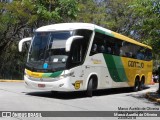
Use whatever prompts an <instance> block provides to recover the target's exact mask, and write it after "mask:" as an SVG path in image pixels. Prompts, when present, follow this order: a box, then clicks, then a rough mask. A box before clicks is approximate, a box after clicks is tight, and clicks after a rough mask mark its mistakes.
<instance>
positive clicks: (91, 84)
mask: <svg viewBox="0 0 160 120" xmlns="http://www.w3.org/2000/svg"><path fill="white" fill-rule="evenodd" d="M92 92H93V78H90V79H89V82H88V86H87V91H86V95H87V96H88V97H92Z"/></svg>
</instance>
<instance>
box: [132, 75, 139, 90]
mask: <svg viewBox="0 0 160 120" xmlns="http://www.w3.org/2000/svg"><path fill="white" fill-rule="evenodd" d="M139 84H140V82H139V80H138V79H137V78H136V79H135V83H134V87H133V91H134V92H137V91H138V90H139Z"/></svg>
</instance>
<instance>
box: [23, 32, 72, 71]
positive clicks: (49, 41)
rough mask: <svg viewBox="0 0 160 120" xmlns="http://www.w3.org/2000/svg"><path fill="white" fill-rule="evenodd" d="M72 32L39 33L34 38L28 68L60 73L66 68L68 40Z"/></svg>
mask: <svg viewBox="0 0 160 120" xmlns="http://www.w3.org/2000/svg"><path fill="white" fill-rule="evenodd" d="M71 35H72V32H71V31H61V32H37V33H35V36H34V37H33V41H32V44H31V48H30V51H29V55H28V60H27V64H26V67H30V69H35V70H36V71H42V72H44V71H58V70H63V69H65V67H66V61H67V58H68V56H67V54H66V52H65V45H66V40H67V39H68V38H69V37H71Z"/></svg>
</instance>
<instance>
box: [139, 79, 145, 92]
mask: <svg viewBox="0 0 160 120" xmlns="http://www.w3.org/2000/svg"><path fill="white" fill-rule="evenodd" d="M143 89H144V80H141V81H140V83H139V88H138V90H143Z"/></svg>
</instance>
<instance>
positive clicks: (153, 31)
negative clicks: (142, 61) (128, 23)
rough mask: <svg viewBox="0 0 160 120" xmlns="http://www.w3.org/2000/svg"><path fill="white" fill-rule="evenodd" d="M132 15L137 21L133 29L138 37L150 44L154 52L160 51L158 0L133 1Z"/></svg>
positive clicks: (159, 5) (159, 7) (159, 11)
mask: <svg viewBox="0 0 160 120" xmlns="http://www.w3.org/2000/svg"><path fill="white" fill-rule="evenodd" d="M132 7H133V10H134V16H136V17H137V22H136V23H135V24H134V29H135V30H136V31H137V34H138V36H139V39H141V41H142V42H143V43H145V44H148V45H151V46H152V47H153V48H154V49H153V52H154V53H159V52H160V47H159V45H160V37H159V36H160V29H159V28H160V2H159V0H143V1H142V0H136V1H134V2H133V5H132Z"/></svg>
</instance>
